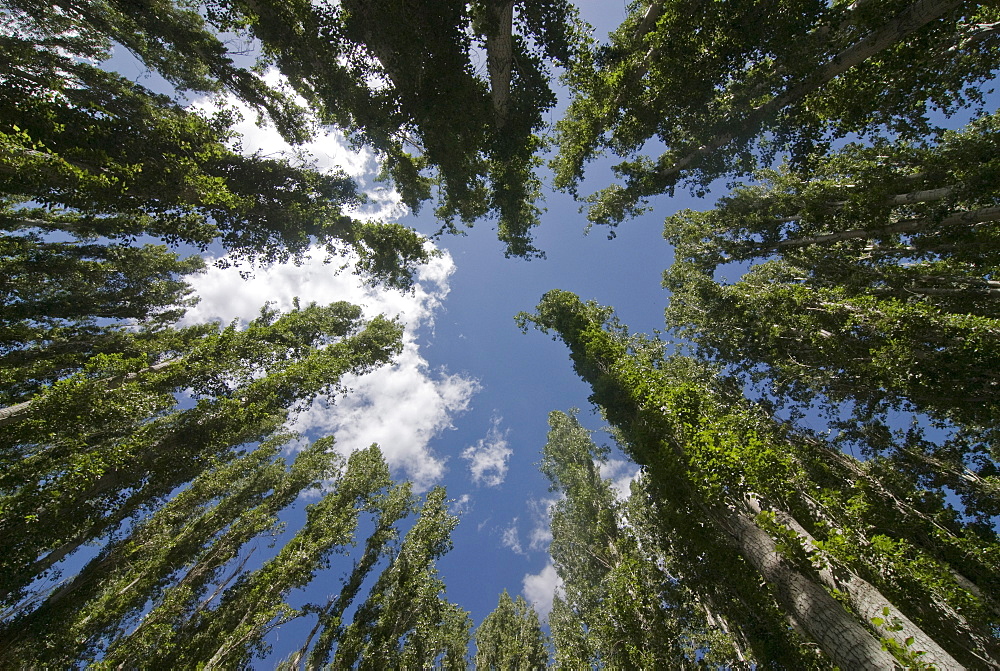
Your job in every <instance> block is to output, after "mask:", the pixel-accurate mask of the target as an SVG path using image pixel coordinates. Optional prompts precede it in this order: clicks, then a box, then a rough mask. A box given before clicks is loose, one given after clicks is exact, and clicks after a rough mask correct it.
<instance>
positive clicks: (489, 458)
mask: <svg viewBox="0 0 1000 671" xmlns="http://www.w3.org/2000/svg"><path fill="white" fill-rule="evenodd" d="M501 421H503V418H501V417H494V418H493V425H492V426H491V427H490V429H489V431H487V432H486V437H485V438H480V439H479V440H478V441H477V442H476V444H475V445H473V446H471V447H467V448H466V449H465V450H463V451H462V458H463V459H466V460H467V461H468V462H469V473H470V474H471V475H472V481H473V482H475V483H476V484H477V485H483V484H484V485H486V486H487V487H496V486H498V485H500V484H501V483H502V482H503V481H504V478H506V477H507V461H508V460H509V459H510V455H511V454H513V453H514V450H512V449H511V448H510V447H509V446H508V443H507V434H508V433H509V431H508V430H506V429H504V430H501V429H500V422H501Z"/></svg>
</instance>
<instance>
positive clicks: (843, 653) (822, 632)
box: [718, 511, 896, 671]
mask: <svg viewBox="0 0 1000 671" xmlns="http://www.w3.org/2000/svg"><path fill="white" fill-rule="evenodd" d="M720 517H722V516H721V515H720ZM718 521H719V522H720V523H721V524H720V526H722V527H723V528H726V529H727V530H728V531H729V532H730V533H731V534H732V536H733V537H734V538H735V539H736V543H737V546H738V548H739V551H740V553H741V554H742V555H743V557H744V558H745V559H746V560H747V561H748V562H749V563H750V564H751V565H752V566H753V567H754V568H755V569H756V570H757V571H758V572H759V573H760V575H761V576H762V577H763V578H764V580H765V581H766V582H767V584H768V585H769V586H770V587H771V589H772V590H773V591H774V594H775V596H776V597H777V599H778V602H779V603H781V605H782V606H783V607H784V608H785V610H786V612H787V613H788V614H789V615H790V616H791V617H792V618H793V619H794V621H795V622H796V623H797V624H798V625H799V626H800V627H801V628H802V629H803V630H804V631H805V632H806V633H807V634H808V635H809V636H810V637H811V638H812V639H813V640H814V641H815V642H816V643H817V644H819V646H820V647H821V648H822V649H823V652H824V653H826V655H827V656H828V657H829V658H830V660H831V661H833V663H834V664H836V665H837V666H839V667H840V668H842V669H872V670H876V669H877V670H883V669H884V670H886V671H889V670H890V669H895V668H896V662H895V660H894V658H893V656H892V655H891V654H889V653H888V652H887V651H885V650H883V649H882V645H881V643H880V641H879V640H877V639H876V638H875V637H874V636H872V635H871V634H870V633H869V632H868V630H867V629H865V628H864V627H863V626H862V625H861V624H860V623H859V622H858V621H857V619H855V617H854V616H853V615H851V614H850V613H848V612H847V611H846V610H845V609H844V607H843V606H841V605H840V604H839V603H837V601H836V600H835V599H834V598H833V597H832V596H830V595H829V594H828V593H827V591H826V590H825V589H823V587H822V586H821V585H820V584H819V583H817V582H814V581H813V580H810V579H809V578H807V577H806V576H804V575H802V574H801V573H800V572H798V571H796V570H795V569H794V568H792V567H791V566H790V565H789V564H788V562H786V561H785V560H784V559H783V558H782V557H781V554H780V553H779V552H778V550H777V547H776V546H775V542H774V539H772V538H771V537H770V536H769V535H768V534H767V532H765V531H764V530H763V529H761V528H760V527H759V526H757V524H756V523H755V522H754V521H753V520H751V519H750V518H749V517H747V516H746V515H744V514H741V513H739V512H735V511H732V512H731V513H730V514H728V515H726V516H725V517H724V518H723V519H719V520H718Z"/></svg>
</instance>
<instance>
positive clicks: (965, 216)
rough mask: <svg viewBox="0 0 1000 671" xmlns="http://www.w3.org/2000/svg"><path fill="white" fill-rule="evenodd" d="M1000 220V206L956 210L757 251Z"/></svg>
mask: <svg viewBox="0 0 1000 671" xmlns="http://www.w3.org/2000/svg"><path fill="white" fill-rule="evenodd" d="M997 220H1000V207H986V208H983V209H981V210H971V211H968V212H955V213H954V214H951V215H949V216H947V217H945V218H944V219H942V220H941V221H939V222H933V221H931V220H930V219H904V220H903V221H899V222H896V223H895V224H890V225H889V226H884V227H882V228H853V229H851V230H847V231H837V232H836V233H825V234H823V235H810V236H806V237H803V238H794V239H792V240H782V241H781V242H778V243H775V244H773V245H759V246H755V247H754V248H753V251H755V252H760V251H781V250H782V249H793V248H796V247H808V246H809V245H822V244H828V243H833V242H840V241H841V240H854V239H858V238H876V237H881V236H883V235H890V234H893V233H914V232H916V231H921V230H923V229H927V228H944V227H948V226H962V225H966V226H969V225H975V224H981V223H984V222H988V221H997Z"/></svg>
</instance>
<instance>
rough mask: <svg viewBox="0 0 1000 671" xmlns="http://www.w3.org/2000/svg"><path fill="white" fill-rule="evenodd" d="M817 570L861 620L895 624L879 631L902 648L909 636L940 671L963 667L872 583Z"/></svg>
mask: <svg viewBox="0 0 1000 671" xmlns="http://www.w3.org/2000/svg"><path fill="white" fill-rule="evenodd" d="M750 507H751V509H752V510H756V511H757V512H760V510H761V507H760V504H759V502H757V501H756V499H751V501H750ZM777 520H778V522H779V523H781V524H783V525H785V526H786V527H788V528H789V529H791V530H792V531H794V532H795V533H796V534H798V535H799V537H800V538H801V539H802V540H803V541H804V542H805V543H806V544H807V545H808V546H809V547H810V548H812V549H813V550H815V549H817V548H818V545H817V544H816V539H815V538H813V536H812V534H810V533H809V532H808V531H806V529H805V527H803V526H802V525H801V524H799V522H798V520H796V519H795V518H794V517H792V516H791V515H789V514H788V513H785V512H781V511H779V512H778V513H777ZM817 574H818V575H819V578H820V581H821V582H822V583H823V584H824V585H825V586H826V587H829V588H830V589H836V590H839V591H840V592H842V593H844V594H846V595H847V598H848V602H849V603H850V604H851V608H852V609H853V610H854V612H855V613H857V614H858V616H860V618H861V619H862V620H863V621H865V622H871V621H872V619H873V618H876V617H878V618H883V619H885V620H887V621H891V622H894V623H896V624H897V625H899V629H898V630H897V631H891V630H888V629H887V630H885V632H884V634H883V635H884V636H885V637H888V638H892V639H893V640H895V641H896V643H898V644H899V645H900V646H901V647H902V648H904V649H906V648H907V647H908V646H907V645H906V641H907V639H909V638H912V639H913V643H912V649H913V650H922V651H924V652H925V653H926V654H925V655H923V656H922V657H921V658H922V659H923V661H925V662H929V663H931V664H934V665H935V666H936V667H937V668H938V669H940V670H941V671H960V670H961V669H964V668H965V667H964V666H962V665H961V664H959V662H958V661H957V660H956V659H955V658H954V657H952V656H951V655H950V654H949V653H948V651H946V650H945V649H944V648H942V647H941V646H940V645H938V643H937V641H935V640H934V639H933V638H931V637H930V636H928V635H927V634H926V633H925V632H924V631H923V629H921V628H920V627H919V626H918V625H917V624H916V623H914V622H913V621H912V620H910V619H909V618H908V617H906V615H904V614H903V612H902V611H901V610H899V608H897V607H896V606H895V604H893V603H892V602H891V601H889V600H888V599H886V598H885V596H883V595H882V593H881V592H880V591H879V590H878V589H877V588H876V587H875V586H874V585H872V584H871V583H869V582H868V581H867V580H864V579H863V578H861V577H860V576H858V575H857V574H856V573H854V572H853V571H850V570H848V571H846V573H845V574H844V578H838V577H837V576H835V575H834V572H833V570H832V569H831V568H830V567H829V566H825V567H823V568H819V569H817ZM886 608H888V609H889V614H888V616H886V615H885V609H886Z"/></svg>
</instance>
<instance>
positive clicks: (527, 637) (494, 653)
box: [474, 590, 549, 671]
mask: <svg viewBox="0 0 1000 671" xmlns="http://www.w3.org/2000/svg"><path fill="white" fill-rule="evenodd" d="M545 639H546V637H545V634H544V633H543V632H542V628H541V625H539V623H538V613H536V612H535V609H534V608H533V607H532V606H531V605H529V604H528V602H527V601H525V600H524V597H522V596H520V595H518V597H517V599H511V598H510V595H509V594H507V590H504V591H503V593H501V594H500V600H499V601H498V602H497V607H496V608H495V609H494V610H493V612H491V613H490V614H489V615H487V616H486V618H485V619H484V620H483V621H482V623H481V624H480V625H479V627H478V628H477V629H476V656H475V660H474V661H475V664H476V668H477V669H498V670H501V671H533V670H537V669H545V668H547V667H548V662H549V651H548V649H547V647H546V642H545Z"/></svg>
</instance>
